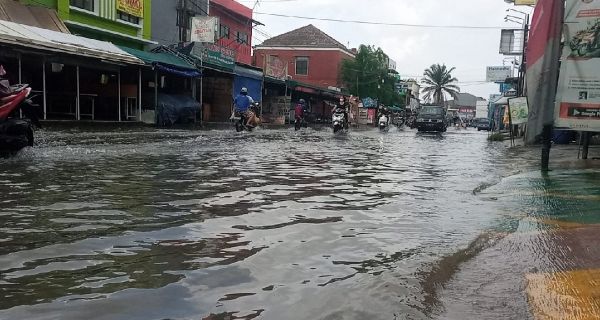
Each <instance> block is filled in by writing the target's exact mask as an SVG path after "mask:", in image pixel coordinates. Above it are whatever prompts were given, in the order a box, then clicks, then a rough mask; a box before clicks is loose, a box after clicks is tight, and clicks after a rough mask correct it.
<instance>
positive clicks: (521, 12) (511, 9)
mask: <svg viewBox="0 0 600 320" xmlns="http://www.w3.org/2000/svg"><path fill="white" fill-rule="evenodd" d="M511 11H514V12H518V13H520V14H522V15H528V14H527V13H525V12H523V11H519V10H516V9H513V8H508V9H506V12H511Z"/></svg>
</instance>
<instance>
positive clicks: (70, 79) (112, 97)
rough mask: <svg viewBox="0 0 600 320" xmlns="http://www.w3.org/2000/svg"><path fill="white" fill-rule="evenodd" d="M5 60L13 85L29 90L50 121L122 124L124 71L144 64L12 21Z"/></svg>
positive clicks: (2, 36) (2, 39)
mask: <svg viewBox="0 0 600 320" xmlns="http://www.w3.org/2000/svg"><path fill="white" fill-rule="evenodd" d="M0 59H2V60H3V61H1V62H2V63H3V64H4V65H6V66H7V68H8V70H9V72H10V73H11V74H12V75H11V78H10V80H11V83H28V84H29V85H30V87H31V88H32V93H33V95H32V98H33V100H34V102H36V103H37V104H39V105H40V106H41V107H40V110H39V113H40V117H41V118H42V119H45V120H47V119H55V120H92V121H95V120H119V110H120V108H121V104H120V99H119V96H120V84H121V67H123V66H131V67H139V66H141V65H142V64H143V62H142V61H141V60H139V59H137V58H135V57H134V56H132V55H130V54H128V53H126V52H124V51H122V50H121V49H119V48H118V47H116V46H114V45H113V44H111V43H108V42H102V41H98V40H93V39H87V38H83V37H78V36H75V35H72V34H66V33H61V32H56V31H51V30H47V29H40V28H35V27H30V26H26V25H22V24H17V23H13V22H8V21H0ZM13 81H14V82H13ZM138 110H139V105H138Z"/></svg>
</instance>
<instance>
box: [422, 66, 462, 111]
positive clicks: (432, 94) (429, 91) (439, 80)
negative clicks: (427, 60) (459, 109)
mask: <svg viewBox="0 0 600 320" xmlns="http://www.w3.org/2000/svg"><path fill="white" fill-rule="evenodd" d="M454 69H455V68H450V69H448V68H446V65H445V64H442V65H440V64H439V63H436V64H432V65H431V67H429V68H428V69H425V72H424V73H423V76H424V77H423V80H422V82H423V83H424V84H425V85H426V86H425V88H423V92H424V93H425V97H424V98H425V99H426V100H428V101H431V100H433V102H434V103H435V104H437V105H442V106H443V105H445V101H446V93H447V94H449V95H450V96H451V97H452V98H454V99H456V98H457V97H458V93H459V92H460V88H459V87H458V86H457V85H456V84H455V83H456V82H457V81H458V79H456V78H454V77H452V74H451V73H452V71H454Z"/></svg>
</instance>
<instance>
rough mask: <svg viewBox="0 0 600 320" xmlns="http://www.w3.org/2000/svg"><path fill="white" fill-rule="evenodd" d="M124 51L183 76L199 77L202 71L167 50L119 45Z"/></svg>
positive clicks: (162, 69) (158, 67) (165, 70)
mask: <svg viewBox="0 0 600 320" xmlns="http://www.w3.org/2000/svg"><path fill="white" fill-rule="evenodd" d="M119 48H121V49H122V50H123V51H125V52H127V53H129V54H131V55H133V56H135V57H137V58H139V59H140V60H142V61H144V62H145V63H146V64H148V65H152V66H153V67H155V68H157V69H158V70H160V71H163V72H167V73H172V74H176V75H178V76H181V77H189V78H197V77H201V76H202V73H201V72H200V71H199V70H198V69H196V67H195V66H194V65H191V64H189V63H188V62H186V61H185V60H183V59H181V58H178V57H177V56H174V55H172V54H170V53H167V52H150V51H142V50H137V49H132V48H128V47H119Z"/></svg>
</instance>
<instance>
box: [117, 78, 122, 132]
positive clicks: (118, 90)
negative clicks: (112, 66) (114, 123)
mask: <svg viewBox="0 0 600 320" xmlns="http://www.w3.org/2000/svg"><path fill="white" fill-rule="evenodd" d="M117 99H119V101H118V102H117V105H118V107H119V122H121V69H119V73H117Z"/></svg>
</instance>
